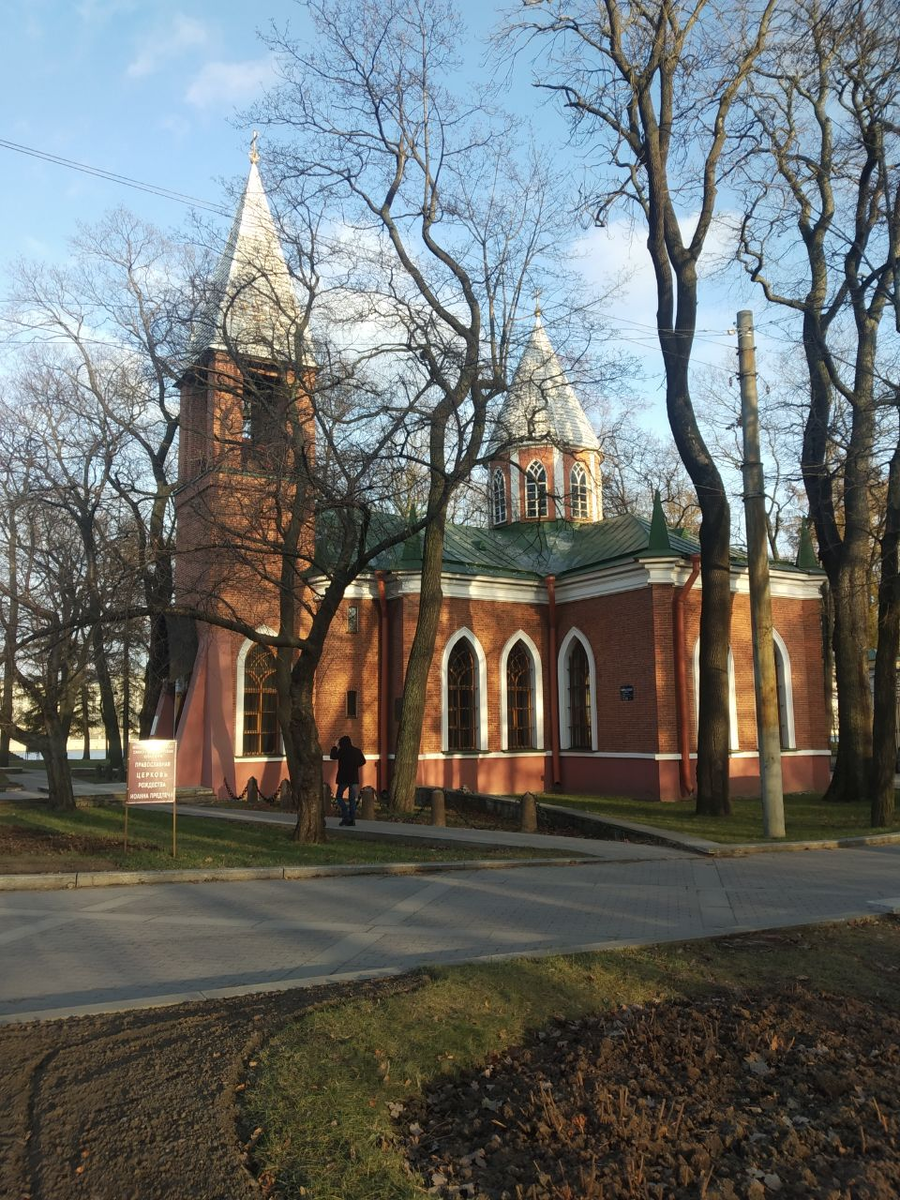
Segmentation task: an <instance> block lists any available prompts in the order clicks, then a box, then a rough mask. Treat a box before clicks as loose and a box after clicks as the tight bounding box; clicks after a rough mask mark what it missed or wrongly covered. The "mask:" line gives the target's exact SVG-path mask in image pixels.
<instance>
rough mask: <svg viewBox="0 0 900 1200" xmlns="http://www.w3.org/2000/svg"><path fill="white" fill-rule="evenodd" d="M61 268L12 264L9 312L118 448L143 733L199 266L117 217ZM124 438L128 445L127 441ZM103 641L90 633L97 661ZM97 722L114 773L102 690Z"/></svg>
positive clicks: (184, 250)
mask: <svg viewBox="0 0 900 1200" xmlns="http://www.w3.org/2000/svg"><path fill="white" fill-rule="evenodd" d="M72 250H73V254H72V259H71V262H70V263H69V264H68V265H67V266H66V267H65V268H63V267H56V268H48V267H46V266H43V265H39V264H30V263H25V262H22V263H19V264H18V266H17V268H16V271H15V276H14V280H13V286H12V299H11V304H10V306H9V310H8V313H7V322H8V324H9V326H10V327H11V328H12V329H14V330H15V331H16V335H17V338H18V340H19V341H20V343H22V344H26V343H27V344H31V345H43V346H53V347H54V348H55V352H56V362H57V369H58V370H59V371H60V372H64V373H65V374H66V375H67V378H68V380H69V385H70V386H71V387H72V388H73V389H74V390H75V391H76V392H77V394H78V396H79V397H80V399H79V402H78V403H79V409H80V411H81V413H82V419H83V421H85V422H86V423H87V424H88V425H89V426H90V427H92V428H93V429H95V430H96V431H99V432H103V431H104V430H105V431H107V432H108V434H109V436H110V437H112V438H114V439H115V441H116V444H117V450H116V456H115V463H114V466H113V469H112V470H111V472H110V479H109V485H110V487H111V488H112V490H113V491H114V492H115V493H116V494H117V495H118V497H119V498H120V499H121V501H122V502H123V503H124V504H125V505H127V507H128V509H129V510H130V513H131V529H132V535H131V547H130V554H131V557H132V562H133V566H134V568H135V574H134V578H135V585H134V587H133V589H132V592H133V594H132V596H131V597H130V599H131V600H132V601H133V603H134V605H135V606H138V605H139V604H140V606H141V607H142V608H143V609H144V610H145V611H147V612H149V613H150V614H151V615H150V616H149V617H147V618H145V619H146V620H147V621H148V622H149V631H148V637H147V654H146V659H145V667H144V685H143V692H142V697H141V703H140V715H139V730H140V735H141V736H142V737H146V736H148V735H149V732H150V727H151V723H152V720H153V716H154V714H155V712H156V708H157V703H158V700H159V695H160V690H161V688H162V685H163V682H164V681H165V679H166V678H167V675H168V645H167V634H166V624H165V610H166V609H167V607H168V606H169V605H170V604H171V601H172V594H173V578H172V575H173V568H172V509H171V494H172V489H173V486H174V478H173V466H172V450H173V446H174V445H175V444H176V436H177V430H178V416H179V414H178V403H177V396H176V394H175V390H174V383H175V381H176V379H177V376H178V368H179V367H180V365H181V363H182V361H183V355H184V347H185V343H186V341H187V337H188V333H189V329H190V324H191V320H192V318H193V316H194V312H195V308H196V303H197V295H196V279H197V277H198V275H199V274H200V271H201V268H200V267H199V266H198V264H197V262H196V254H195V253H194V252H193V251H192V250H191V249H190V248H188V247H185V245H184V244H179V243H175V242H173V241H171V240H170V239H167V238H165V237H164V236H163V235H162V234H161V233H160V232H159V231H158V230H156V229H154V228H153V227H152V226H150V225H147V224H146V223H144V222H142V221H140V220H139V219H138V218H136V217H135V216H133V215H132V214H131V213H128V212H126V211H124V210H121V209H119V210H116V211H114V212H112V213H110V214H108V215H107V216H106V217H105V218H104V219H103V220H101V221H100V222H99V223H98V224H97V225H94V226H86V227H83V228H82V229H81V230H80V233H79V235H78V237H77V238H76V239H75V240H74V242H73V245H72ZM123 435H124V436H123ZM104 636H106V635H105V632H104V628H103V627H98V628H97V631H96V632H95V638H96V639H97V646H96V649H97V654H98V656H100V657H101V658H103V657H105V655H106V650H105V647H104V646H103V645H102V641H103V638H104ZM101 692H102V697H103V719H104V724H105V726H106V729H107V736H108V739H109V741H110V745H111V748H112V752H113V759H114V761H113V764H112V765H113V768H114V769H116V770H119V771H121V768H122V755H121V750H120V746H121V741H122V736H121V734H120V732H119V726H120V720H119V716H120V714H119V712H118V710H117V708H116V706H115V705H114V704H113V703H112V693H111V689H110V687H108V686H106V685H102V687H101Z"/></svg>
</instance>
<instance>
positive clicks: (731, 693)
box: [694, 638, 740, 754]
mask: <svg viewBox="0 0 900 1200" xmlns="http://www.w3.org/2000/svg"><path fill="white" fill-rule="evenodd" d="M699 729H700V639H699V638H697V640H696V642H695V643H694V730H695V732H697V733H698V734H699ZM728 749H729V751H730V752H731V753H732V754H733V753H734V752H735V751H737V750H739V749H740V741H739V738H738V715H737V688H736V687H735V683H734V655H733V654H732V653H731V647H730V646H729V647H728Z"/></svg>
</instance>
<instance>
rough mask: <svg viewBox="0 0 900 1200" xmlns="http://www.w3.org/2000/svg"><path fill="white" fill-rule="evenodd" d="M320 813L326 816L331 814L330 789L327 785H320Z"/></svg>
mask: <svg viewBox="0 0 900 1200" xmlns="http://www.w3.org/2000/svg"><path fill="white" fill-rule="evenodd" d="M322 812H323V813H325V815H326V816H328V814H329V813H330V812H331V788H330V787H329V785H328V784H327V783H323V784H322Z"/></svg>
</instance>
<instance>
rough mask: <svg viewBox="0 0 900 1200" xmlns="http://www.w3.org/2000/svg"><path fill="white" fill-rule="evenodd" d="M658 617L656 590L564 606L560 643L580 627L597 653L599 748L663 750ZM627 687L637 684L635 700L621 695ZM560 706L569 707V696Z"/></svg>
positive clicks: (601, 597)
mask: <svg viewBox="0 0 900 1200" xmlns="http://www.w3.org/2000/svg"><path fill="white" fill-rule="evenodd" d="M654 615H655V614H654V601H653V592H652V589H651V588H641V589H640V590H638V591H634V592H620V593H617V594H615V595H612V596H598V597H596V598H594V599H589V600H576V601H574V602H573V603H570V604H561V605H560V606H559V645H560V646H561V645H562V643H563V639H564V638H565V636H566V634H567V633H568V632H569V630H570V629H572V628H573V627H577V628H578V629H579V630H580V631H581V632H582V633H583V634H584V635H585V636H586V637H587V639H588V641H589V642H590V644H591V647H592V648H593V651H594V661H595V663H596V668H597V685H596V691H597V749H598V750H605V751H608V752H609V751H617V752H626V751H633V752H638V753H644V754H650V753H655V752H656V751H657V749H658V745H659V738H658V735H657V700H656V689H657V681H656V673H657V666H656V663H655V662H654V658H653V654H652V648H653V646H654V637H655V635H654ZM622 686H631V687H633V688H634V700H622V699H620V694H619V689H620V687H622ZM560 705H561V707H562V709H563V711H565V697H564V696H561V697H560Z"/></svg>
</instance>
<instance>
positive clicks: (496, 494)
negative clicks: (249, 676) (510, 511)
mask: <svg viewBox="0 0 900 1200" xmlns="http://www.w3.org/2000/svg"><path fill="white" fill-rule="evenodd" d="M491 496H492V500H493V513H494V524H495V525H505V524H506V480H505V479H504V477H503V472H502V471H499V470H498V471H495V472H494V478H493V480H492V481H491Z"/></svg>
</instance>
